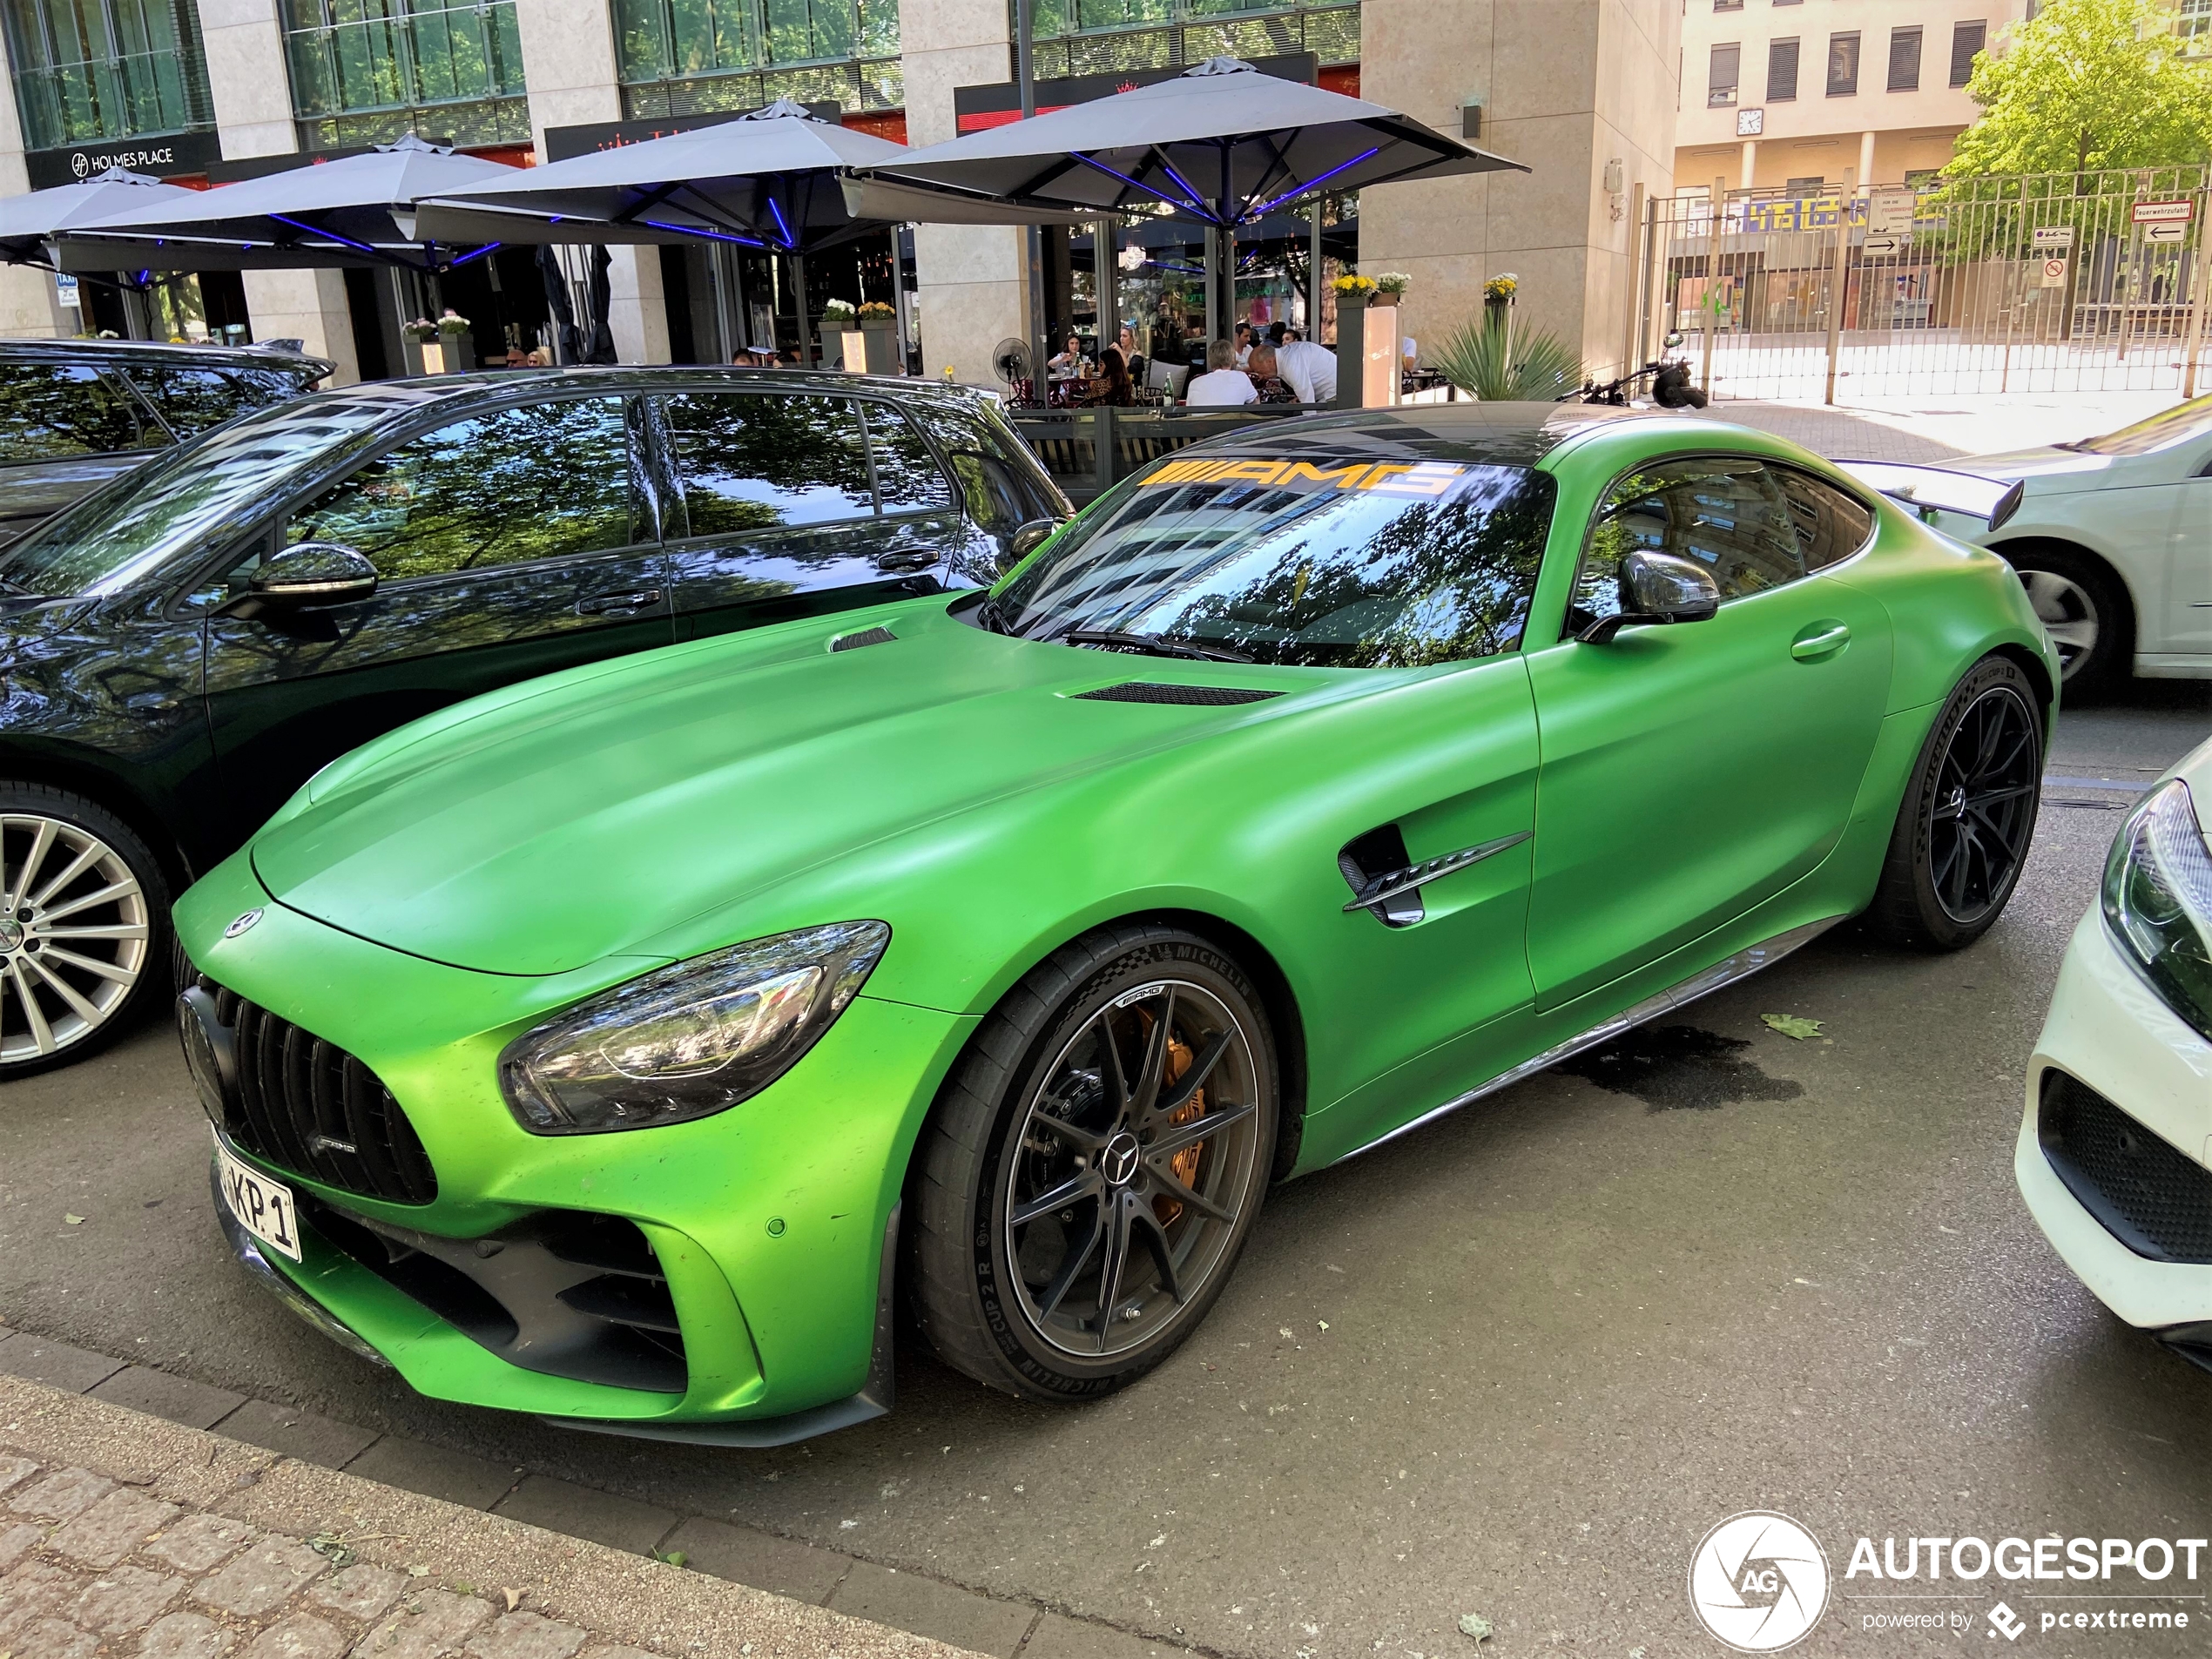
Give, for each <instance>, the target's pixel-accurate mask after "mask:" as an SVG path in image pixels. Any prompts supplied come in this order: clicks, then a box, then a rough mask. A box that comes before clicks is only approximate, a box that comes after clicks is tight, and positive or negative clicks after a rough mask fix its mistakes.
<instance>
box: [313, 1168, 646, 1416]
mask: <svg viewBox="0 0 2212 1659" xmlns="http://www.w3.org/2000/svg"><path fill="white" fill-rule="evenodd" d="M300 1219H301V1221H302V1222H303V1223H305V1224H306V1225H307V1227H308V1229H309V1230H311V1231H314V1233H316V1234H317V1235H318V1236H319V1237H320V1238H322V1239H323V1240H324V1242H326V1243H327V1244H330V1245H332V1246H333V1247H334V1248H335V1249H337V1250H340V1251H344V1252H345V1253H346V1254H347V1255H348V1256H350V1257H352V1258H354V1260H355V1261H357V1262H359V1263H360V1264H361V1265H362V1266H363V1267H366V1268H368V1270H369V1271H371V1272H372V1273H374V1274H375V1275H377V1277H378V1278H381V1279H383V1280H384V1281H385V1282H386V1283H388V1284H389V1285H394V1286H395V1287H397V1288H398V1289H399V1290H401V1291H404V1292H405V1293H406V1294H407V1295H408V1296H411V1297H413V1298H415V1300H416V1301H417V1302H420V1303H421V1305H423V1306H424V1307H426V1308H428V1310H429V1311H430V1312H433V1313H435V1314H436V1315H437V1316H438V1318H442V1319H443V1320H444V1321H445V1322H446V1323H447V1324H448V1325H452V1326H453V1327H454V1328H455V1329H456V1330H458V1331H459V1332H462V1334H463V1335H464V1336H467V1337H469V1339H471V1340H473V1341H475V1342H476V1343H479V1344H481V1345H482V1346H484V1347H486V1348H488V1349H489V1350H490V1351H491V1352H493V1353H495V1354H496V1355H498V1356H499V1358H501V1359H504V1360H506V1361H507V1363H508V1364H509V1365H511V1366H520V1367H521V1368H522V1369H523V1370H525V1371H536V1372H543V1373H544V1374H545V1375H547V1376H550V1377H570V1378H574V1379H577V1381H579V1382H595V1383H606V1384H609V1385H610V1386H613V1387H617V1388H641V1389H646V1390H649V1391H651V1392H652V1393H670V1394H680V1393H683V1392H684V1390H685V1388H686V1387H687V1386H689V1380H688V1379H689V1374H690V1373H689V1370H688V1368H687V1366H686V1362H685V1355H684V1333H683V1331H682V1329H681V1327H680V1326H679V1325H678V1324H677V1319H676V1302H675V1298H673V1297H671V1295H670V1294H669V1289H668V1276H667V1274H666V1273H664V1271H662V1270H661V1264H660V1262H659V1259H658V1258H657V1257H656V1256H655V1255H654V1254H653V1247H652V1245H651V1243H650V1242H649V1241H648V1240H647V1239H646V1238H645V1235H644V1231H642V1230H641V1229H639V1227H638V1226H637V1224H636V1223H635V1222H631V1221H626V1220H624V1218H622V1217H619V1216H602V1215H595V1214H591V1213H590V1212H587V1211H577V1210H544V1211H539V1212H538V1213H537V1214H536V1215H533V1216H529V1217H525V1218H524V1219H523V1220H522V1221H519V1222H516V1223H515V1224H512V1225H511V1226H508V1227H504V1228H502V1229H501V1230H500V1231H497V1232H496V1233H492V1234H489V1235H488V1236H486V1237H484V1238H441V1237H440V1236H438V1235H437V1234H435V1233H425V1232H417V1231H414V1230H412V1229H410V1228H405V1227H395V1226H392V1225H391V1224H388V1223H386V1222H381V1221H374V1220H372V1219H370V1218H369V1217H366V1216H358V1215H355V1214H354V1213H353V1212H352V1211H347V1210H341V1209H340V1208H338V1206H337V1205H335V1204H326V1203H323V1202H322V1201H320V1200H319V1199H317V1198H315V1197H313V1196H312V1195H311V1194H306V1193H302V1194H301V1195H300Z"/></svg>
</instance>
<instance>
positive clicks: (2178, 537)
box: [1943, 397, 2212, 691]
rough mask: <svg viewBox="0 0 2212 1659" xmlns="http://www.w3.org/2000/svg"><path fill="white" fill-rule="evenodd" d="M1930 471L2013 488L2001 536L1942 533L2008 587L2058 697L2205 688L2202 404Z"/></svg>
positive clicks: (2211, 476)
mask: <svg viewBox="0 0 2212 1659" xmlns="http://www.w3.org/2000/svg"><path fill="white" fill-rule="evenodd" d="M1943 465H1944V467H1945V469H1946V470H1951V471H1957V472H1965V473H1973V474H1974V475H1977V476H1979V477H1983V478H1994V479H2000V480H2006V481H2009V480H2013V479H2017V480H2019V481H2020V482H2021V483H2022V484H2023V485H2024V486H2025V487H2026V488H2025V491H2024V494H2023V496H2022V497H2021V501H2020V508H2019V510H2018V511H2017V512H2015V513H2014V514H2013V516H2012V517H2011V518H2010V519H2009V520H2007V521H2006V523H2005V524H2004V525H2003V527H2002V528H2001V529H1996V530H1989V529H1983V528H1982V527H1979V526H1974V525H1961V526H1959V527H1958V528H1957V529H1952V526H1950V525H1948V524H1946V525H1945V526H1944V528H1945V529H1950V530H1952V534H1954V535H1956V536H1959V539H1960V540H1962V541H1970V542H1979V543H1981V544H1982V545H1983V546H1985V547H1988V548H1991V549H1993V550H1995V551H1996V552H1998V553H1999V554H2001V555H2002V556H2004V557H2005V558H2006V560H2007V561H2009V562H2010V563H2011V564H2012V565H2013V569H2015V570H2018V571H2019V572H2020V579H2021V581H2022V582H2023V583H2026V585H2027V592H2028V597H2029V599H2030V600H2031V601H2033V604H2034V606H2035V613H2036V615H2038V616H2039V617H2042V618H2043V625H2044V627H2045V628H2047V629H2048V630H2049V631H2050V635H2051V641H2052V643H2053V644H2055V645H2056V646H2057V647H2058V648H2059V660H2060V668H2061V670H2062V671H2063V673H2064V675H2065V678H2066V685H2067V690H2068V691H2081V690H2087V689H2088V688H2089V687H2091V686H2094V685H2097V684H2099V683H2101V682H2107V683H2108V682H2110V681H2112V680H2115V679H2124V678H2127V676H2128V673H2129V672H2130V671H2133V672H2134V673H2136V674H2139V675H2142V676H2145V677H2147V678H2166V679H2212V397H2200V398H2197V399H2195V401H2191V402H2188V403H2183V404H2180V405H2178V406H2177V407H2175V408H2170V409H2168V410H2166V411H2165V412H2164V413H2162V414H2160V415H2152V416H2151V417H2150V418H2149V419H2148V420H2146V421H2136V422H2135V424H2134V425H2133V426H2127V427H2122V428H2121V429H2120V430H2119V431H2117V432H2108V433H2107V434H2105V435H2103V436H2102V437H2098V438H2084V439H2082V440H2081V441H2080V442H2078V443H2067V444H2054V445H2051V446H2049V447H2047V448H2040V449H2020V450H2014V451H2013V452H2011V453H2009V454H2005V455H1968V456H1964V457H1962V458H1960V459H1959V460H1957V461H1946V462H1944V463H1943Z"/></svg>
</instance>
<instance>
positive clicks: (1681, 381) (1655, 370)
mask: <svg viewBox="0 0 2212 1659" xmlns="http://www.w3.org/2000/svg"><path fill="white" fill-rule="evenodd" d="M1681 344H1682V336H1681V335H1680V334H1669V335H1668V336H1667V338H1666V340H1665V341H1664V342H1663V345H1664V348H1665V349H1666V350H1668V351H1672V350H1673V349H1674V348H1675V347H1677V346H1679V345H1681ZM1647 375H1649V377H1650V380H1651V401H1652V402H1654V403H1656V404H1657V405H1658V406H1659V407H1660V408H1662V409H1702V408H1704V407H1705V403H1706V398H1705V394H1704V393H1703V392H1702V391H1700V390H1699V389H1698V388H1697V387H1696V385H1694V384H1693V383H1692V382H1691V381H1690V378H1689V359H1688V358H1686V357H1676V358H1655V359H1653V360H1652V361H1650V362H1648V363H1646V364H1645V365H1644V366H1643V367H1642V368H1638V369H1632V370H1630V371H1629V373H1628V374H1623V375H1622V376H1621V378H1620V379H1618V380H1614V381H1605V382H1603V383H1602V384H1600V383H1599V382H1598V381H1585V382H1583V385H1582V389H1581V391H1579V392H1569V393H1568V395H1566V396H1565V397H1562V398H1561V399H1560V401H1561V402H1562V403H1566V402H1572V401H1581V402H1583V403H1602V404H1607V405H1609V406H1611V407H1612V408H1621V409H1625V408H1645V407H1647V406H1646V405H1644V404H1642V403H1638V402H1635V401H1633V400H1634V396H1635V386H1636V382H1637V381H1641V380H1642V379H1643V378H1645V376H1647Z"/></svg>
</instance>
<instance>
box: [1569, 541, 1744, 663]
mask: <svg viewBox="0 0 2212 1659" xmlns="http://www.w3.org/2000/svg"><path fill="white" fill-rule="evenodd" d="M1720 608H1721V590H1720V588H1719V586H1718V585H1717V584H1716V583H1715V582H1714V581H1713V577H1712V573H1711V572H1710V571H1709V570H1706V569H1705V567H1704V566H1703V565H1702V564H1699V563H1696V562H1695V561H1693V560H1690V559H1678V558H1676V556H1674V555H1673V554H1671V553H1631V554H1629V556H1627V557H1626V558H1624V559H1622V561H1621V609H1620V611H1619V613H1618V614H1617V615H1615V616H1610V617H1599V618H1598V619H1597V620H1596V621H1595V622H1594V623H1592V624H1590V625H1589V626H1588V627H1587V628H1585V629H1583V630H1582V631H1581V633H1579V634H1577V635H1575V638H1576V639H1578V640H1580V641H1581V643H1582V644H1586V645H1602V644H1607V643H1608V642H1609V641H1610V640H1611V639H1612V637H1613V636H1614V635H1615V634H1617V633H1619V632H1620V631H1621V630H1622V628H1624V627H1627V626H1629V624H1653V623H1676V622H1710V621H1711V620H1712V619H1713V618H1714V617H1716V616H1717V615H1718V614H1719V612H1720Z"/></svg>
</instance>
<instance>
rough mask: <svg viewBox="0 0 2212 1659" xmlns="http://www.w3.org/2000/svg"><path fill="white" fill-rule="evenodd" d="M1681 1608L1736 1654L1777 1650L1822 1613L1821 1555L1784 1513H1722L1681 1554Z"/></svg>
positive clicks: (1824, 1575)
mask: <svg viewBox="0 0 2212 1659" xmlns="http://www.w3.org/2000/svg"><path fill="white" fill-rule="evenodd" d="M1689 1606H1690V1610H1691V1611H1692V1612H1694V1613H1696V1615H1697V1622H1699V1623H1700V1624H1702V1625H1703V1626H1704V1627H1705V1629H1706V1630H1707V1631H1708V1632H1709V1633H1710V1634H1711V1635H1713V1637H1714V1638H1715V1639H1716V1640H1717V1641H1721V1642H1726V1643H1727V1644H1728V1645H1729V1646H1730V1647H1731V1648H1733V1649H1736V1650H1737V1652H1738V1653H1779V1652H1780V1651H1781V1650H1782V1649H1784V1648H1788V1647H1793V1646H1795V1645H1796V1644H1797V1642H1802V1641H1804V1638H1805V1637H1806V1636H1808V1635H1811V1633H1812V1628H1813V1626H1815V1625H1816V1624H1818V1623H1819V1622H1820V1615H1822V1614H1823V1613H1824V1612H1826V1611H1827V1610H1828V1557H1827V1556H1826V1555H1825V1554H1822V1553H1821V1548H1820V1546H1819V1544H1818V1543H1817V1541H1815V1540H1814V1538H1813V1535H1812V1534H1811V1533H1809V1532H1807V1531H1806V1530H1805V1529H1804V1527H1800V1526H1799V1525H1797V1522H1796V1521H1792V1520H1791V1519H1790V1517H1789V1516H1787V1515H1779V1514H1774V1513H1773V1512H1772V1511H1770V1510H1765V1509H1751V1510H1746V1511H1745V1512H1744V1513H1743V1514H1740V1515H1730V1517H1729V1518H1728V1519H1727V1520H1726V1521H1723V1522H1721V1524H1720V1525H1719V1526H1717V1527H1714V1528H1713V1529H1712V1531H1710V1532H1709V1533H1707V1534H1705V1538H1704V1541H1703V1542H1702V1543H1700V1544H1699V1545H1698V1546H1697V1551H1696V1554H1694V1555H1692V1556H1691V1557H1690V1558H1689Z"/></svg>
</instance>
